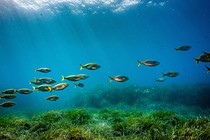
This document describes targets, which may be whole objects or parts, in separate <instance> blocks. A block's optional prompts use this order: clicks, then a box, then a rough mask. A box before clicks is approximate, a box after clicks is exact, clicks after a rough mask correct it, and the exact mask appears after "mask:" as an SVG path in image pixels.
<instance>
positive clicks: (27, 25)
mask: <svg viewBox="0 0 210 140" xmlns="http://www.w3.org/2000/svg"><path fill="white" fill-rule="evenodd" d="M54 2H56V1H55V0H54ZM100 2H101V3H102V1H99V3H98V4H95V5H94V4H92V5H91V4H86V5H85V6H82V5H80V3H78V4H76V5H75V7H71V6H69V5H70V3H71V2H68V1H67V2H65V3H54V4H51V5H50V6H48V7H47V8H46V7H41V5H38V6H40V7H41V8H40V9H39V8H38V9H35V8H34V9H35V10H34V9H33V8H31V7H30V5H28V7H23V6H21V4H23V3H24V1H22V3H20V4H19V5H18V3H16V1H15V0H14V1H13V2H11V3H10V2H7V1H6V0H2V1H1V2H0V4H1V6H0V66H1V68H0V91H3V90H5V89H8V88H17V89H18V88H23V87H25V88H30V89H32V85H30V84H29V82H30V81H31V80H33V79H34V78H35V77H36V78H40V77H52V78H54V79H55V80H56V81H57V83H59V82H60V81H61V76H62V75H64V76H67V75H70V74H79V73H85V74H88V75H89V76H90V77H89V78H88V79H86V80H85V81H82V82H83V83H84V84H85V87H84V88H83V89H81V88H76V89H74V88H73V87H74V86H73V83H72V82H69V81H66V82H68V83H70V86H69V87H68V88H67V89H65V90H63V91H53V94H56V95H59V96H60V99H59V100H58V101H56V102H46V101H45V100H44V98H46V97H47V96H49V95H51V93H43V92H36V91H35V92H33V93H32V94H30V95H18V97H17V98H16V99H15V100H14V101H16V102H17V105H16V106H14V107H12V108H9V109H13V110H15V109H16V108H24V109H31V108H45V107H46V108H65V107H66V104H67V103H68V100H69V98H70V94H75V93H76V92H78V91H79V92H86V91H88V90H89V89H92V88H94V87H100V86H101V85H106V86H110V85H113V84H114V85H116V86H119V87H123V86H127V85H139V86H151V87H153V86H170V85H174V84H175V85H176V84H177V85H185V84H188V85H189V84H192V85H194V84H195V85H196V84H198V83H199V84H200V83H202V84H209V83H210V74H207V73H206V68H205V65H207V66H210V63H203V62H200V63H199V64H197V65H196V63H195V61H194V59H193V58H194V57H199V56H200V55H201V54H202V53H203V52H205V51H206V52H210V28H209V27H210V26H209V23H210V16H209V13H210V10H209V6H210V3H209V2H208V1H207V0H201V1H200V0H193V1H192V0H185V1H182V0H168V1H165V0H160V1H159V0H151V1H147V0H145V1H142V2H141V1H136V2H137V3H136V4H133V5H130V6H127V7H126V4H124V5H123V2H124V3H125V2H126V1H116V2H114V3H113V5H115V6H116V5H122V7H124V9H122V10H117V8H119V7H115V8H113V7H114V6H109V5H108V4H107V5H105V6H101V7H100V5H101V4H100ZM31 3H32V4H33V1H32V2H31ZM34 3H35V2H34ZM26 6H27V4H26ZM42 6H43V5H42ZM74 8H75V9H74ZM75 11H79V12H75ZM181 45H190V46H192V48H191V49H190V50H189V51H187V52H179V51H175V49H174V48H176V47H179V46H181ZM146 59H153V60H157V61H159V62H160V65H159V66H156V67H147V66H140V67H138V66H137V60H140V61H143V60H146ZM89 62H96V63H98V64H100V65H101V68H100V69H98V70H96V71H88V70H86V69H83V70H82V71H80V70H79V64H85V63H89ZM39 67H49V68H51V69H52V72H50V73H47V74H43V73H38V72H37V73H34V69H35V68H39ZM168 71H177V72H179V73H180V75H179V76H178V77H176V78H167V79H166V81H165V82H163V83H158V82H156V81H155V80H154V79H155V78H159V77H161V76H162V74H161V73H162V72H168ZM118 74H122V75H126V76H128V77H129V78H130V79H129V81H127V82H125V83H116V82H112V83H109V76H115V75H118ZM95 92H96V94H97V91H95ZM1 102H2V101H1ZM1 109H2V108H1Z"/></svg>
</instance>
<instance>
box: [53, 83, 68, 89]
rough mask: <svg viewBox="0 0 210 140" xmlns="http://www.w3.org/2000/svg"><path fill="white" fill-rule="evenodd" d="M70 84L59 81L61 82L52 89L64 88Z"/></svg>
mask: <svg viewBox="0 0 210 140" xmlns="http://www.w3.org/2000/svg"><path fill="white" fill-rule="evenodd" d="M68 86H69V84H68V83H59V84H57V85H55V86H53V87H52V89H53V90H63V89H65V88H66V87H68Z"/></svg>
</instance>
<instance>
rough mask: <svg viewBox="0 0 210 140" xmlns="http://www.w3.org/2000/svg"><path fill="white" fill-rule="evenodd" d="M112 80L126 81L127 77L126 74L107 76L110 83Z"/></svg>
mask: <svg viewBox="0 0 210 140" xmlns="http://www.w3.org/2000/svg"><path fill="white" fill-rule="evenodd" d="M112 80H114V81H116V82H125V81H128V80H129V78H128V77H127V76H123V75H117V76H115V77H111V76H109V82H110V83H111V82H112Z"/></svg>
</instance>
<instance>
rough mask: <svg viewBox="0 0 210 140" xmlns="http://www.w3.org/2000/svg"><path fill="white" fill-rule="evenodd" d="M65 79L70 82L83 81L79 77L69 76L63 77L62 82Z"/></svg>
mask: <svg viewBox="0 0 210 140" xmlns="http://www.w3.org/2000/svg"><path fill="white" fill-rule="evenodd" d="M65 79H66V80H69V81H79V80H81V77H80V76H79V75H69V76H63V75H62V81H63V80H65Z"/></svg>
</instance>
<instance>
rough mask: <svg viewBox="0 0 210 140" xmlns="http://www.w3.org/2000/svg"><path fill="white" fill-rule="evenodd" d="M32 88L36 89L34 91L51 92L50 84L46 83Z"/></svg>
mask: <svg viewBox="0 0 210 140" xmlns="http://www.w3.org/2000/svg"><path fill="white" fill-rule="evenodd" d="M33 89H34V90H36V91H43V92H47V91H50V92H52V86H50V85H47V84H44V85H40V86H38V87H34V86H33Z"/></svg>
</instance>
